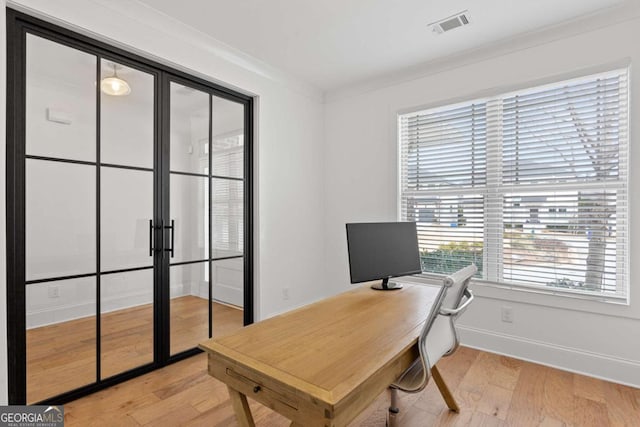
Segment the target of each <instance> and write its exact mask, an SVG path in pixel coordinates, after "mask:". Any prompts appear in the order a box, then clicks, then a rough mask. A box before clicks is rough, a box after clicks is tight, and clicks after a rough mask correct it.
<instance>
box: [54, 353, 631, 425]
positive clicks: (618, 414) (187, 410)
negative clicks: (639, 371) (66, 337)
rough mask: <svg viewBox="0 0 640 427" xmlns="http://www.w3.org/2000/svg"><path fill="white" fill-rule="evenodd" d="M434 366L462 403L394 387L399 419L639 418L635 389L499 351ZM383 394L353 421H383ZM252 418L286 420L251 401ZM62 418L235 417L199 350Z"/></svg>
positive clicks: (193, 421)
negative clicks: (451, 407) (452, 406)
mask: <svg viewBox="0 0 640 427" xmlns="http://www.w3.org/2000/svg"><path fill="white" fill-rule="evenodd" d="M438 367H439V369H440V372H441V373H442V376H443V377H444V378H445V380H446V382H447V384H448V385H449V386H450V388H451V389H452V392H453V394H454V396H455V397H456V399H457V400H458V403H459V404H460V407H461V412H460V414H454V413H451V412H449V411H448V410H447V408H446V406H445V404H444V402H443V400H442V397H441V396H440V394H439V393H438V390H437V389H436V388H435V385H434V384H433V383H431V384H429V386H428V387H427V388H426V389H425V390H424V391H423V392H422V393H419V394H404V393H400V396H401V402H400V408H401V414H400V425H401V426H403V427H425V426H431V425H433V426H513V427H520V426H525V427H526V426H597V427H603V426H629V427H637V426H639V425H640V390H639V389H635V388H631V387H626V386H622V385H618V384H613V383H610V382H606V381H601V380H597V379H593V378H589V377H585V376H581V375H576V374H571V373H568V372H564V371H560V370H557V369H553V368H548V367H545V366H541V365H536V364H533V363H528V362H523V361H520V360H516V359H512V358H509V357H505V356H499V355H496V354H492V353H486V352H481V351H477V350H473V349H469V348H466V347H461V348H460V349H459V350H458V351H457V352H456V353H455V354H454V355H453V356H451V357H449V358H443V359H442V360H441V361H440V362H439V363H438ZM387 404H388V394H387V393H384V394H382V395H380V396H379V397H378V399H377V400H376V401H375V402H374V404H372V405H371V406H370V407H369V408H368V409H367V410H366V411H365V412H363V413H362V414H361V415H360V416H359V417H358V418H357V419H356V420H355V421H354V423H353V426H362V427H382V426H384V424H385V415H386V408H387ZM251 407H252V409H253V413H254V418H255V420H256V424H257V425H258V426H264V427H267V426H268V427H280V426H282V427H285V426H288V425H289V423H288V420H286V419H284V418H283V417H281V416H280V415H278V414H276V413H274V412H272V411H271V410H269V409H267V408H265V407H263V406H261V405H258V404H256V403H255V402H251ZM65 422H66V424H65V425H67V426H183V425H184V426H217V427H233V426H236V425H237V424H236V422H235V419H234V415H233V410H232V408H231V403H230V401H229V397H228V395H227V390H226V387H225V386H224V385H223V384H222V383H220V382H219V381H217V380H215V379H213V378H211V377H210V376H209V375H208V374H207V362H206V358H205V356H204V355H197V356H195V357H192V358H190V359H187V360H184V361H181V362H179V363H177V364H174V365H171V366H168V367H166V368H163V369H161V370H158V371H155V372H152V373H150V374H147V375H145V376H142V377H138V378H135V379H133V380H131V381H128V382H126V383H123V384H120V385H117V386H115V387H112V388H110V389H108V390H104V391H102V392H99V393H96V394H93V395H91V396H87V397H85V398H82V399H79V400H77V401H74V402H71V403H68V404H66V405H65Z"/></svg>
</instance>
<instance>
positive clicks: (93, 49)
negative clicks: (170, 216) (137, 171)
mask: <svg viewBox="0 0 640 427" xmlns="http://www.w3.org/2000/svg"><path fill="white" fill-rule="evenodd" d="M6 12H7V13H6V20H7V133H6V137H7V138H6V141H7V160H6V167H7V175H6V179H7V186H6V191H7V195H6V202H7V204H6V214H7V227H6V232H7V353H8V386H9V387H8V388H9V404H25V403H26V378H27V377H26V307H25V301H26V293H25V286H26V285H25V190H26V187H25V162H26V158H25V154H26V153H25V130H26V129H25V120H26V111H25V108H26V73H25V71H26V34H27V33H30V34H34V35H37V36H39V37H43V38H45V39H48V40H51V41H54V42H56V43H61V44H63V45H66V46H70V47H73V48H75V49H79V50H81V51H84V52H88V53H90V54H94V55H96V56H97V59H98V60H100V59H101V58H106V59H109V60H114V61H117V62H119V63H122V64H124V65H130V66H132V67H133V68H135V69H138V70H141V71H144V72H148V73H150V74H152V75H154V77H155V98H154V115H155V126H154V178H153V182H154V184H153V186H154V208H153V210H154V213H153V215H154V224H157V221H158V220H159V219H160V218H162V216H163V213H164V212H163V210H164V209H165V207H166V206H168V200H166V198H165V200H162V198H163V197H164V196H163V194H165V191H164V190H163V188H162V185H163V183H167V182H168V180H167V179H168V175H169V169H168V166H167V167H165V165H164V164H161V162H165V163H166V162H167V160H168V155H169V153H168V152H167V153H165V152H164V151H167V147H168V144H166V143H165V142H164V141H162V139H163V138H168V135H165V134H164V132H165V128H166V129H168V123H167V120H166V117H163V115H166V111H167V110H168V105H167V106H166V107H165V108H164V109H163V107H162V105H163V104H162V103H163V102H164V101H165V100H166V99H168V92H169V91H168V84H166V83H165V82H168V81H170V80H171V81H185V82H189V83H190V84H191V85H195V86H199V87H202V88H206V90H207V92H209V93H210V94H211V95H213V96H218V97H222V98H225V99H229V100H232V101H234V102H238V103H241V104H243V105H244V109H245V115H244V129H245V131H244V132H245V133H244V134H245V138H244V165H243V167H244V205H243V208H244V218H243V219H244V242H243V244H244V254H243V255H244V259H243V267H244V287H243V291H244V297H243V299H244V300H243V308H244V319H243V320H244V324H245V325H248V324H251V323H253V321H254V287H253V250H254V247H253V231H254V230H253V229H254V226H253V225H254V223H253V218H254V210H253V195H254V193H253V191H254V186H253V185H254V182H253V180H254V175H253V139H254V127H253V126H254V111H253V109H254V100H253V97H251V96H248V95H245V94H242V93H239V92H236V91H234V90H232V89H229V88H225V87H224V86H221V85H219V84H216V83H213V82H210V81H207V80H205V79H202V78H200V77H196V76H193V75H190V74H188V73H185V72H183V71H180V70H177V69H174V68H172V67H168V66H166V65H164V64H161V63H158V62H156V61H153V60H149V59H147V58H144V57H142V56H140V55H137V54H133V53H130V52H128V51H126V50H123V49H120V48H117V47H114V46H111V45H109V44H107V43H103V42H100V41H97V40H94V39H92V38H89V37H87V36H84V35H81V34H78V33H77V32H74V31H72V30H69V29H66V28H63V27H59V26H57V25H54V24H51V23H49V22H46V21H43V20H41V19H39V18H35V17H32V16H30V15H27V14H25V13H22V12H19V11H16V10H14V9H11V8H7V9H6ZM98 65H99V64H98ZM97 68H98V69H99V66H98V67H97ZM96 78H97V79H98V80H97V81H99V78H100V76H99V75H97V76H96ZM165 84H166V86H165ZM97 91H99V88H97ZM210 99H211V98H210ZM96 102H97V103H98V106H99V103H100V99H99V97H98V99H97V100H96ZM163 110H165V113H163ZM96 115H97V122H96V133H97V134H98V135H97V138H99V133H100V132H99V131H100V117H99V116H100V109H99V108H98V109H97V111H96ZM97 147H99V139H98V141H97ZM96 155H97V158H96V168H97V169H99V165H100V161H99V155H100V153H99V150H98V152H97V153H96ZM211 155H212V154H211V150H210V156H211ZM165 175H166V176H165ZM96 182H97V188H96V191H97V192H96V198H97V201H98V202H97V203H99V201H100V181H99V179H97V180H96ZM209 185H210V183H209ZM158 198H160V199H158ZM97 208H99V204H98V205H97ZM209 213H211V212H209ZM96 216H97V218H98V219H99V217H100V210H99V209H97V210H96ZM209 232H210V233H211V228H209ZM99 233H100V224H99V222H98V223H97V235H96V238H97V239H96V246H97V252H96V262H97V269H96V273H95V276H96V290H97V292H98V293H97V294H96V301H97V303H96V306H97V311H96V314H95V315H96V321H97V325H96V350H97V351H96V359H97V364H96V369H97V373H96V374H97V375H96V381H95V382H94V383H92V384H89V385H86V386H83V387H80V388H77V389H74V390H71V391H68V392H65V393H63V394H60V395H58V396H53V397H51V398H47V399H45V400H44V401H42V402H38V403H41V404H47V403H56V404H61V403H65V402H68V401H71V400H74V399H77V398H79V397H82V396H85V395H87V394H90V393H93V392H95V391H98V390H101V389H104V388H107V387H110V386H112V385H115V384H118V383H120V382H123V381H126V380H128V379H130V378H133V377H136V376H139V375H142V374H145V373H147V372H150V371H152V370H155V369H158V368H161V367H163V366H166V365H168V364H170V363H174V362H177V361H179V360H182V359H184V358H186V357H190V356H192V355H194V354H197V353H200V352H201V351H200V350H199V349H197V348H192V349H190V350H187V351H184V352H181V353H179V354H177V355H174V356H169V342H168V339H169V333H170V331H169V330H168V329H167V325H168V324H169V287H168V284H169V282H168V281H169V277H168V262H166V263H165V262H159V259H160V258H161V254H160V255H157V254H154V297H153V303H154V315H153V316H154V322H153V323H154V360H153V362H152V363H149V364H147V365H143V366H139V367H136V368H134V369H131V370H128V371H125V372H123V373H120V374H118V375H115V376H113V377H109V378H107V379H104V380H102V379H100V375H99V374H100V358H101V353H100V294H99V290H100V270H99V268H98V267H99V263H100V252H99V251H100V247H99V246H100V240H99ZM160 239H162V233H154V240H155V245H154V247H156V248H157V247H159V245H158V243H159V240H160ZM210 249H211V248H210ZM209 258H211V257H209ZM211 263H212V261H210V260H209V265H210V266H211ZM164 264H166V268H165V267H163V265H164ZM209 268H210V269H211V267H209ZM165 269H166V270H167V271H164V270H165ZM210 280H211V277H210ZM211 287H212V285H210V289H211ZM210 300H211V299H210ZM209 312H210V313H211V310H209ZM163 328H164V329H163ZM209 328H211V322H209ZM158 330H164V336H159V335H160V334H158V333H155V331H158Z"/></svg>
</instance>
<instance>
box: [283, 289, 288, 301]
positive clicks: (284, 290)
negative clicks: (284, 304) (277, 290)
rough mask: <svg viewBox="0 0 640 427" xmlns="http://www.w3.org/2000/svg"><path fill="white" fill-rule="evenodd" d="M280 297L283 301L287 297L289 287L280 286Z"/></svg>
mask: <svg viewBox="0 0 640 427" xmlns="http://www.w3.org/2000/svg"><path fill="white" fill-rule="evenodd" d="M282 299H283V300H285V301H286V300H288V299H289V288H282Z"/></svg>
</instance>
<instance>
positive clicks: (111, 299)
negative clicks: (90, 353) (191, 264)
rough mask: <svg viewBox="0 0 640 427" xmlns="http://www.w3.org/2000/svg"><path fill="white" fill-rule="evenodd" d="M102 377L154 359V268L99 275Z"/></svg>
mask: <svg viewBox="0 0 640 427" xmlns="http://www.w3.org/2000/svg"><path fill="white" fill-rule="evenodd" d="M100 310H101V313H102V315H101V316H100V322H101V327H100V334H101V335H100V339H101V351H102V354H101V363H100V367H101V370H102V372H101V377H102V378H107V377H110V376H112V375H115V374H118V373H120V372H124V371H127V370H129V369H133V368H135V367H138V366H141V365H144V364H147V363H151V362H153V270H151V269H149V270H140V271H131V272H127V273H119V274H108V275H103V276H102V277H101V278H100Z"/></svg>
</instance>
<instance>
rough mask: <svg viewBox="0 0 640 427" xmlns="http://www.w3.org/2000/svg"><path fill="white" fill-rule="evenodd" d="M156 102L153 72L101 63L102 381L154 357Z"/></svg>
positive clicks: (149, 361)
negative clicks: (153, 247) (153, 220)
mask: <svg viewBox="0 0 640 427" xmlns="http://www.w3.org/2000/svg"><path fill="white" fill-rule="evenodd" d="M154 99H155V95H154V76H153V75H151V74H149V73H145V72H142V71H139V70H135V69H133V68H130V67H127V66H124V65H122V64H119V63H117V62H114V61H110V60H105V59H102V60H101V82H100V151H101V158H100V161H101V163H102V164H103V165H104V164H107V165H108V166H102V167H101V168H100V173H101V175H100V190H101V191H100V248H101V252H100V257H101V262H100V271H101V275H100V325H101V328H100V339H101V347H100V350H101V355H100V358H101V359H100V360H101V363H100V368H101V373H100V376H101V377H102V378H106V377H110V376H113V375H115V374H118V373H121V372H125V371H127V370H130V369H133V368H135V367H138V366H141V365H144V364H147V363H151V362H153V337H154V329H153V326H154V324H153V289H154V284H153V280H154V275H153V266H154V261H153V260H154V252H153V249H152V238H153V235H154V234H155V232H154V229H153V227H154V226H155V225H157V224H153V223H152V219H153V218H154V215H153V214H154V212H153V202H154V197H153V192H154V185H153V178H154V169H153V167H154V157H153V152H154V150H153V149H154V143H155V140H154V128H155V126H154ZM123 270H126V271H123Z"/></svg>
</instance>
